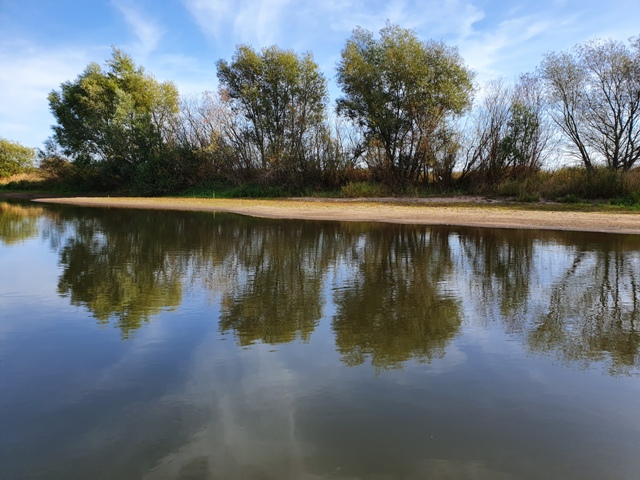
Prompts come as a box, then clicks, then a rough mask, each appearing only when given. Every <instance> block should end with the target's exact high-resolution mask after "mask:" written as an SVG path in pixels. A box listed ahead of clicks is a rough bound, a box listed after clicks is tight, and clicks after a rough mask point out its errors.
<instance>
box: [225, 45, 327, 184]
mask: <svg viewBox="0 0 640 480" xmlns="http://www.w3.org/2000/svg"><path fill="white" fill-rule="evenodd" d="M217 68H218V79H219V80H220V85H221V87H222V89H223V92H224V94H225V95H226V96H227V97H228V101H229V103H230V105H231V108H232V109H233V111H234V112H236V113H237V114H240V116H241V117H242V118H244V120H245V121H244V122H242V124H241V125H239V126H237V127H238V128H237V130H236V132H235V136H234V140H235V142H236V143H237V144H239V145H237V146H238V147H239V148H240V149H241V150H246V147H247V145H250V146H251V147H252V149H253V150H254V157H255V160H256V161H255V163H256V164H257V166H259V167H260V168H262V169H264V170H267V169H269V170H271V171H275V172H281V173H282V172H284V173H288V174H291V173H296V172H298V173H299V172H305V171H308V170H309V169H310V168H312V167H313V165H310V158H308V155H307V148H305V147H306V145H307V143H308V142H309V139H310V137H311V136H312V135H313V133H314V132H315V131H316V130H318V129H319V128H322V127H323V126H324V123H325V118H326V102H327V82H326V79H325V78H324V76H323V75H322V73H320V71H319V68H318V65H317V64H316V63H315V62H314V60H313V57H312V55H311V54H310V53H305V54H303V55H298V54H296V53H295V52H293V51H291V50H281V49H280V48H278V47H276V46H272V47H269V48H265V49H263V50H261V51H260V52H256V51H255V50H253V49H252V48H251V47H249V46H246V45H241V46H239V47H238V49H237V50H236V53H235V55H234V57H233V60H232V61H231V63H227V62H226V61H225V60H220V61H218V63H217Z"/></svg>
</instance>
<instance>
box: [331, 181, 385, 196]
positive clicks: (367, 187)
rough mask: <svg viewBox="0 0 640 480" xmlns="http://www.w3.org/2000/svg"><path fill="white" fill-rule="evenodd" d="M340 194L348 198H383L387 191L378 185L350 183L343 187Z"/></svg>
mask: <svg viewBox="0 0 640 480" xmlns="http://www.w3.org/2000/svg"><path fill="white" fill-rule="evenodd" d="M340 193H341V194H342V196H343V197H347V198H359V197H382V196H383V195H384V194H385V191H384V188H383V187H382V185H380V184H378V183H371V182H349V183H348V184H346V185H345V186H343V187H342V189H341V191H340Z"/></svg>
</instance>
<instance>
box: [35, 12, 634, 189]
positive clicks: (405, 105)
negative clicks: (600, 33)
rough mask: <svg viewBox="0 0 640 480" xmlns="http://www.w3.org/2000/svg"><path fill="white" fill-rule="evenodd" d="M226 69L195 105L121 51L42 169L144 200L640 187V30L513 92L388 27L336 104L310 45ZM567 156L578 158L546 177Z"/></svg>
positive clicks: (61, 110) (61, 130)
mask: <svg viewBox="0 0 640 480" xmlns="http://www.w3.org/2000/svg"><path fill="white" fill-rule="evenodd" d="M217 76H218V80H219V88H218V91H217V92H215V93H211V92H208V93H204V94H203V95H202V96H201V97H199V98H181V97H180V95H179V93H178V90H177V88H176V86H175V85H174V84H173V83H171V82H164V83H161V82H158V81H157V80H156V79H155V78H154V77H153V76H152V75H150V74H148V73H147V72H146V71H145V70H144V69H143V68H142V67H140V66H137V65H135V63H134V62H133V60H132V59H131V57H129V56H128V55H126V54H125V53H123V52H121V51H120V50H115V49H114V51H113V55H112V57H111V59H110V60H109V61H107V63H106V65H105V66H104V67H101V66H100V65H98V64H90V65H89V66H88V67H87V68H86V70H85V71H84V72H83V73H81V74H80V75H79V77H78V78H77V79H76V80H74V81H69V82H65V83H63V84H62V85H61V87H60V89H59V90H56V91H53V92H52V93H51V94H50V95H49V104H50V108H51V111H52V113H53V115H54V117H55V119H56V122H57V123H56V125H54V126H53V132H54V134H53V136H52V137H51V138H50V139H49V140H48V141H47V143H46V146H45V148H44V149H42V150H40V151H39V152H38V156H39V159H40V168H41V170H43V171H44V172H46V174H47V176H48V178H51V179H55V181H57V182H60V183H63V184H66V185H70V186H72V187H73V188H76V189H82V190H91V191H119V192H132V193H138V194H144V195H160V194H167V193H177V192H181V191H185V190H186V189H189V188H194V187H198V186H200V187H201V188H202V189H203V190H206V188H207V186H208V185H213V184H216V182H218V183H222V184H225V185H236V186H255V187H259V188H258V191H262V192H264V191H268V189H269V188H271V189H275V190H276V191H279V192H282V193H287V194H295V193H309V192H311V191H314V190H315V191H324V190H330V191H339V190H340V189H341V191H342V193H343V194H344V195H371V194H396V193H412V192H420V191H429V190H432V191H433V190H437V191H443V190H447V189H455V190H457V191H468V192H472V191H473V192H483V193H502V194H511V195H516V196H520V197H523V198H524V197H536V196H540V195H542V196H551V197H560V196H567V197H568V196H572V195H578V196H582V197H600V196H602V197H606V196H609V197H611V196H618V195H621V194H625V193H628V194H631V193H632V192H633V191H636V190H640V178H638V177H640V176H636V175H634V174H633V173H629V172H630V171H631V170H632V169H633V167H634V166H635V164H636V161H637V160H638V158H639V157H640V37H637V38H634V39H631V40H630V41H629V42H628V44H625V43H621V42H616V41H613V40H596V41H592V42H588V43H584V44H581V45H578V46H576V47H575V48H573V49H572V50H570V51H567V52H561V53H549V54H547V55H545V56H544V57H543V59H542V62H541V64H540V66H539V67H538V68H537V70H536V71H535V72H534V73H529V74H524V75H522V76H520V78H518V79H517V81H516V82H515V83H514V84H513V85H511V84H506V83H505V82H503V81H495V82H492V83H490V84H488V85H485V86H483V87H482V88H479V87H478V86H477V85H476V84H474V73H473V72H472V71H471V70H470V69H469V68H468V67H467V66H466V65H465V63H464V61H463V59H462V58H461V57H460V55H459V54H458V52H457V50H456V49H455V48H453V47H450V46H447V45H446V44H444V43H442V42H437V41H433V40H428V41H423V40H421V39H419V38H418V37H417V36H416V34H415V32H413V31H412V30H408V29H403V28H400V27H398V26H395V25H392V24H389V23H388V24H387V25H386V26H385V27H384V28H383V29H382V30H381V31H380V32H379V35H378V36H375V35H374V34H373V33H372V32H370V31H367V30H365V29H362V28H356V29H355V30H354V31H353V33H352V35H351V37H350V38H349V39H348V40H347V42H346V45H345V46H344V49H343V50H342V53H341V58H340V61H339V62H338V64H337V76H336V78H337V83H338V85H339V86H340V88H341V89H342V95H341V96H340V98H338V99H337V101H336V105H335V108H333V107H332V106H330V104H329V98H328V91H327V80H326V78H325V77H324V75H323V74H322V73H321V72H320V69H319V67H318V65H317V64H316V63H315V62H314V60H313V57H312V55H311V54H310V53H305V54H298V53H296V52H293V51H291V50H283V49H281V48H279V47H276V46H272V47H269V48H265V49H262V50H260V51H256V50H254V49H253V48H251V47H250V46H247V45H241V46H239V47H238V48H237V49H236V52H235V54H234V56H233V58H232V59H231V60H220V61H218V63H217ZM474 97H475V99H476V101H475V104H474V102H473V100H474ZM555 157H563V158H566V157H573V158H574V159H576V160H577V162H575V164H576V165H578V166H577V167H574V168H573V169H569V170H566V169H565V170H563V171H560V172H558V171H556V172H553V173H549V172H548V171H542V169H543V167H544V166H547V165H549V164H550V160H551V159H552V158H555ZM272 191H273V190H272Z"/></svg>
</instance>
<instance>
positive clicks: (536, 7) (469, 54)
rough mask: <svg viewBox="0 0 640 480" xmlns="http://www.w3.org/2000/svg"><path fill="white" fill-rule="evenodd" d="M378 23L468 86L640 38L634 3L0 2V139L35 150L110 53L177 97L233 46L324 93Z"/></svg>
mask: <svg viewBox="0 0 640 480" xmlns="http://www.w3.org/2000/svg"><path fill="white" fill-rule="evenodd" d="M386 19H389V20H391V22H393V23H396V24H398V25H400V26H402V27H405V28H412V29H414V30H415V31H416V32H417V33H418V35H419V36H420V37H421V38H423V39H428V38H433V39H437V40H444V41H445V42H447V43H448V44H450V45H456V46H457V47H458V48H459V50H460V53H461V55H462V56H463V58H464V59H465V61H466V63H467V65H469V66H470V67H471V68H472V69H474V70H475V71H476V73H477V79H478V81H479V82H480V83H482V82H484V81H486V80H488V79H491V78H496V77H505V78H507V79H513V78H514V77H515V76H516V75H517V74H519V73H523V72H527V71H531V70H533V69H535V67H536V66H537V65H538V63H539V62H540V59H541V56H542V54H544V53H545V52H548V51H558V50H566V49H568V48H570V47H571V46H573V45H574V44H576V43H579V42H583V41H585V40H588V39H590V38H594V37H607V38H614V39H617V40H623V41H625V40H626V39H628V38H629V37H631V36H637V35H639V34H640V23H639V21H638V19H640V1H638V0H610V2H608V3H607V2H604V1H603V0H582V1H579V0H536V1H529V0H521V1H512V2H506V1H495V0H440V1H435V0H423V1H416V0H386V1H380V0H343V1H337V0H313V1H312V0H298V1H294V0H263V1H259V0H237V1H235V2H232V1H229V0H165V1H161V2H160V1H155V2H153V1H151V0H128V1H127V0H94V1H86V0H84V1H79V0H57V1H55V2H54V1H51V0H47V1H45V0H0V137H4V138H8V139H10V140H14V141H18V142H21V143H23V144H25V145H28V146H32V147H39V146H41V144H42V142H43V141H44V140H45V139H46V138H47V137H48V136H49V135H50V134H51V129H50V126H51V124H52V123H53V122H54V120H53V117H52V116H51V114H50V113H49V108H48V103H47V94H48V93H49V92H50V91H51V90H53V89H57V88H59V86H60V84H61V83H62V82H64V81H66V80H73V79H75V78H76V77H77V76H78V74H80V73H81V72H82V71H83V70H84V68H85V67H86V65H87V64H88V63H89V62H92V61H96V62H99V63H104V61H105V60H106V59H107V58H109V56H110V53H111V46H112V45H113V46H116V47H119V48H122V49H123V50H124V51H126V52H127V53H129V54H131V55H132V56H133V57H134V59H135V61H136V62H137V63H139V64H141V65H143V66H144V67H145V68H146V69H147V71H149V72H150V73H152V74H153V75H155V77H156V78H158V79H159V80H172V81H174V82H175V83H176V84H177V86H178V88H179V89H180V91H181V93H183V94H187V95H191V94H198V93H200V92H203V91H205V90H215V89H216V88H217V79H216V71H215V62H216V61H217V60H218V59H220V58H225V59H229V58H230V57H231V55H232V54H233V52H234V50H235V46H236V45H237V44H240V43H247V44H249V45H252V46H254V47H256V48H259V47H264V46H268V45H273V44H277V45H278V46H280V47H282V48H292V49H294V50H296V51H299V52H302V51H311V52H312V53H313V54H314V57H315V60H316V62H317V63H318V64H319V65H320V68H321V69H322V70H323V72H324V73H325V75H326V76H327V78H328V79H329V83H330V93H331V96H332V101H333V100H335V98H336V96H337V95H338V94H339V91H338V89H337V88H336V86H335V82H334V76H335V65H336V62H337V61H338V60H339V57H340V50H341V49H342V47H343V46H344V43H345V40H346V39H347V38H348V37H349V36H350V34H351V31H352V30H353V28H354V27H356V26H358V25H359V26H362V27H365V28H367V29H369V30H373V31H376V32H377V31H378V30H379V29H380V28H381V27H382V26H384V23H385V21H386Z"/></svg>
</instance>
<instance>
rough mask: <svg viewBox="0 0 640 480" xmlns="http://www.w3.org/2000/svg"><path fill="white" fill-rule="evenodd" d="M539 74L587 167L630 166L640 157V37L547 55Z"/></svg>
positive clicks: (563, 127)
mask: <svg viewBox="0 0 640 480" xmlns="http://www.w3.org/2000/svg"><path fill="white" fill-rule="evenodd" d="M539 72H540V75H541V77H542V78H543V79H544V82H545V86H546V91H547V97H548V100H549V103H550V105H551V109H550V114H551V116H552V118H553V120H554V121H555V123H556V124H557V125H558V127H559V128H560V130H561V131H562V133H563V134H564V136H565V138H566V139H567V141H568V143H569V144H570V145H571V146H572V149H571V153H572V154H573V155H575V156H576V157H578V158H579V159H580V160H581V162H582V163H583V165H584V166H585V167H586V168H587V169H592V168H594V166H595V165H597V164H599V163H604V164H605V165H606V166H607V167H608V168H609V169H611V170H625V171H626V170H629V169H630V168H631V167H632V166H633V165H634V164H635V163H636V161H637V160H638V159H639V158H640V37H637V38H635V39H632V40H631V44H630V46H626V45H624V44H622V43H620V42H615V41H613V40H606V41H591V42H587V43H584V44H580V45H576V46H575V47H574V48H573V49H572V50H571V51H570V52H561V53H550V54H547V55H546V56H545V57H544V59H543V61H542V64H541V66H540V68H539Z"/></svg>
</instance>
